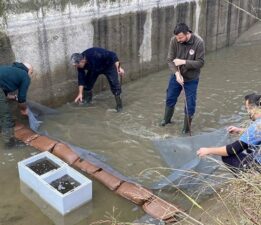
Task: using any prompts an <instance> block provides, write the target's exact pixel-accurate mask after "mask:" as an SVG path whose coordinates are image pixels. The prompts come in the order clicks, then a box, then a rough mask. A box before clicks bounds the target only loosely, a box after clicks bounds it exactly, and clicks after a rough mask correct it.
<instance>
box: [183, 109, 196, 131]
mask: <svg viewBox="0 0 261 225" xmlns="http://www.w3.org/2000/svg"><path fill="white" fill-rule="evenodd" d="M192 118H193V117H192V116H188V115H187V114H186V115H185V117H184V126H183V129H182V133H183V134H188V133H191V122H192Z"/></svg>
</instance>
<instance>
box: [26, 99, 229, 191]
mask: <svg viewBox="0 0 261 225" xmlns="http://www.w3.org/2000/svg"><path fill="white" fill-rule="evenodd" d="M28 106H29V109H30V111H29V124H30V127H31V128H32V129H33V130H35V131H37V130H38V128H39V125H40V124H41V121H40V119H41V118H42V117H43V116H46V115H52V114H57V113H58V111H56V110H53V109H50V108H48V107H46V106H43V105H40V104H38V103H34V102H29V103H28ZM41 133H42V134H44V135H47V136H48V133H47V132H46V131H41ZM54 138H55V137H54ZM60 141H61V142H63V140H60ZM230 142H231V140H230V138H229V135H228V134H227V132H226V130H225V129H220V130H216V131H213V132H210V133H203V134H200V135H195V136H192V137H189V136H186V137H175V138H174V137H173V138H170V139H156V140H154V141H153V144H154V146H155V151H158V153H159V154H160V155H161V157H162V159H163V160H164V161H165V162H166V167H168V168H169V169H170V170H169V171H171V172H169V174H167V175H166V176H164V177H163V178H162V179H160V180H157V181H156V182H150V183H149V184H147V183H146V186H147V187H148V188H150V189H153V190H160V189H164V188H166V187H168V186H170V185H176V186H178V187H179V188H181V189H189V190H190V191H195V190H199V189H201V188H202V187H201V185H202V183H203V181H204V182H208V181H209V182H212V183H213V182H214V183H215V182H216V183H220V180H218V179H213V177H212V176H211V175H212V174H213V173H214V172H215V171H216V170H217V169H218V168H219V166H220V164H221V162H220V161H219V157H216V158H215V157H213V158H207V159H200V158H198V157H197V155H196V151H197V150H198V149H199V148H200V147H210V146H212V147H213V146H222V145H226V144H228V143H230ZM67 144H68V143H67ZM68 145H70V144H68ZM70 147H71V148H72V150H73V151H75V152H76V153H77V154H78V155H79V156H80V157H81V158H83V159H86V160H88V161H90V162H92V163H94V164H95V165H96V166H98V167H100V168H102V169H104V170H106V171H108V172H110V173H111V174H113V175H114V176H117V177H119V178H121V179H122V180H125V181H128V182H139V183H142V182H143V180H142V179H141V178H140V177H139V178H135V177H127V176H124V175H122V174H121V173H120V172H118V171H117V170H116V169H114V168H113V166H111V165H109V164H108V163H107V162H106V158H105V157H104V156H102V155H99V154H96V153H94V152H91V151H89V150H87V149H83V148H80V147H77V146H74V145H70ZM151 181H152V179H151Z"/></svg>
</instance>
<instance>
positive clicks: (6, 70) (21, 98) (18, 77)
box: [0, 62, 33, 148]
mask: <svg viewBox="0 0 261 225" xmlns="http://www.w3.org/2000/svg"><path fill="white" fill-rule="evenodd" d="M32 74H33V68H32V66H31V65H30V64H28V63H18V62H14V63H13V64H12V65H7V66H0V127H1V138H2V139H3V141H4V144H5V147H7V148H11V147H19V146H21V145H23V143H22V142H20V141H18V140H17V139H15V137H14V126H15V122H14V118H13V115H12V113H11V111H10V106H9V101H8V99H13V100H17V101H18V107H19V109H20V112H21V114H22V115H27V114H28V110H27V106H26V96H27V91H28V88H29V85H30V81H31V76H32ZM15 91H18V95H17V96H15V95H13V96H12V95H10V94H9V93H12V92H15Z"/></svg>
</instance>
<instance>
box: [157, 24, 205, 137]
mask: <svg viewBox="0 0 261 225" xmlns="http://www.w3.org/2000/svg"><path fill="white" fill-rule="evenodd" d="M204 57H205V47H204V42H203V40H202V38H201V37H199V36H198V35H196V34H194V33H192V31H191V30H190V29H189V27H188V26H187V25H186V24H185V23H179V24H178V25H177V26H176V27H175V29H174V36H173V37H172V38H171V41H170V45H169V52H168V65H169V68H170V70H171V73H172V74H171V77H170V80H169V85H168V89H167V96H166V107H165V116H164V119H163V120H162V121H161V126H165V125H166V124H168V123H170V122H171V118H172V116H173V113H174V107H175V105H176V103H177V100H178V97H179V95H180V93H181V91H182V90H184V92H185V96H186V101H185V103H186V104H185V109H184V111H185V118H184V127H183V133H189V132H190V131H191V121H192V117H193V115H194V113H195V110H196V99H197V88H198V82H199V76H200V69H201V68H202V67H203V65H204Z"/></svg>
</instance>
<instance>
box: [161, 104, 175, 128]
mask: <svg viewBox="0 0 261 225" xmlns="http://www.w3.org/2000/svg"><path fill="white" fill-rule="evenodd" d="M173 113H174V107H169V106H166V107H165V115H164V119H163V120H162V121H161V122H160V126H162V127H164V126H165V125H166V124H168V123H171V118H172V116H173Z"/></svg>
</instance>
